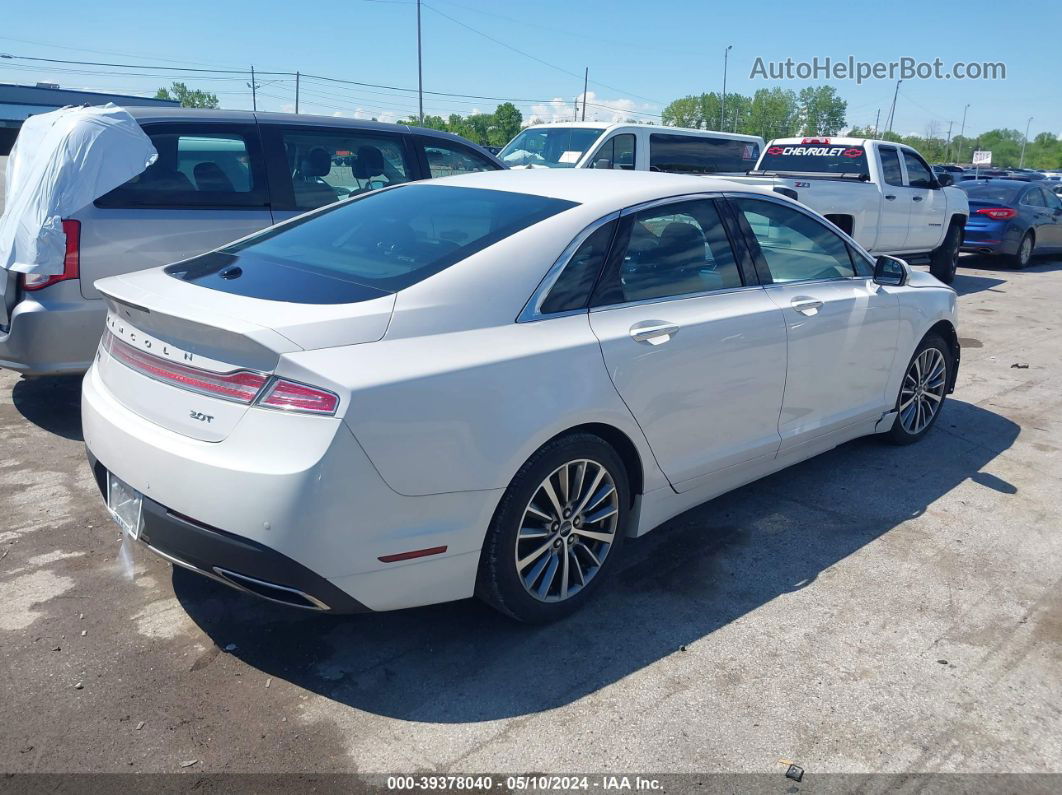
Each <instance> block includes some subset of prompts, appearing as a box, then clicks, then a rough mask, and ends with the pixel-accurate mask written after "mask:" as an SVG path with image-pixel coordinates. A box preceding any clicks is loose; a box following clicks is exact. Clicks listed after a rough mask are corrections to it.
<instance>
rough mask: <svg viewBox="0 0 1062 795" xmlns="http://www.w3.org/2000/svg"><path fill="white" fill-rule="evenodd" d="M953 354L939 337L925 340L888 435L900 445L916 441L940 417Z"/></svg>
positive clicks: (911, 366)
mask: <svg viewBox="0 0 1062 795" xmlns="http://www.w3.org/2000/svg"><path fill="white" fill-rule="evenodd" d="M950 372H951V352H950V351H949V350H948V347H947V344H946V343H945V342H944V340H942V339H941V338H940V337H938V336H936V335H935V334H934V335H931V336H928V337H926V338H925V339H924V340H922V344H921V345H919V346H918V349H917V350H916V351H915V354H914V356H913V357H911V363H910V364H909V365H908V366H907V372H906V373H904V376H903V382H902V383H901V385H900V395H899V398H898V399H897V401H896V412H897V413H896V420H895V421H894V422H893V426H892V430H891V431H890V432H889V436H890V438H891V439H892V441H894V442H896V443H898V444H910V443H912V442H917V441H918V440H919V439H921V438H922V437H923V436H925V434H926V433H927V432H928V431H929V429H930V428H931V427H933V423H934V422H936V421H937V417H939V416H940V410H941V408H942V407H943V405H944V398H945V396H946V395H947V391H948V378H949V376H950Z"/></svg>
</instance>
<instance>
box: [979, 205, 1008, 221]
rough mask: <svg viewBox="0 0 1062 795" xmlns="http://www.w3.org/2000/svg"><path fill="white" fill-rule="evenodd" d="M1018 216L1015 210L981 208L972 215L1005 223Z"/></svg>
mask: <svg viewBox="0 0 1062 795" xmlns="http://www.w3.org/2000/svg"><path fill="white" fill-rule="evenodd" d="M1017 214H1018V211H1017V210H1014V209H1012V208H1010V207H982V208H981V209H979V210H977V211H975V212H974V215H987V216H988V217H989V218H992V219H994V220H996V221H1006V220H1007V219H1009V218H1013V217H1014V216H1016V215H1017Z"/></svg>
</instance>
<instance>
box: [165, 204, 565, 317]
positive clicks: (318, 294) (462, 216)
mask: <svg viewBox="0 0 1062 795" xmlns="http://www.w3.org/2000/svg"><path fill="white" fill-rule="evenodd" d="M575 206H576V203H575V202H569V201H563V200H561V199H552V198H547V197H544V196H531V195H527V194H524V193H510V192H508V191H498V190H480V189H476V188H459V187H453V186H449V185H445V186H444V185H423V184H421V185H401V186H398V187H395V188H392V189H389V190H383V191H379V192H377V193H371V194H367V195H365V196H363V197H361V198H358V199H353V200H350V201H346V202H340V203H338V204H335V205H333V206H331V207H329V208H327V209H325V210H322V211H320V212H318V213H314V214H313V215H309V216H306V217H305V218H303V219H300V220H297V221H295V222H294V223H292V224H287V225H284V226H281V227H273V228H272V229H268V230H266V231H265V232H262V233H260V234H257V235H255V236H253V237H251V238H248V239H246V240H244V241H242V242H239V243H235V244H233V245H230V246H226V247H225V248H223V249H219V250H218V251H214V252H210V253H208V254H204V255H202V256H199V257H195V258H193V259H190V260H185V261H184V262H179V263H176V264H174V265H170V266H169V267H167V268H166V272H167V273H169V274H170V275H171V276H174V277H176V278H179V279H183V280H184V281H190V282H195V283H197V284H200V285H201V286H204V287H210V288H212V289H215V290H222V291H224V292H228V293H234V294H237V295H247V296H250V297H253V298H264V299H268V300H276V301H291V302H295V303H314V304H342V303H350V302H354V301H361V300H365V299H367V298H373V297H376V296H379V295H382V294H385V293H390V292H395V291H397V290H401V289H403V288H405V287H409V286H410V285H412V284H416V283H417V282H419V281H421V280H423V279H426V278H428V277H429V276H431V275H433V274H435V273H438V272H439V271H441V270H443V269H445V268H448V267H450V266H451V265H453V264H454V263H456V262H459V261H461V260H462V259H465V258H466V257H468V256H471V255H472V254H474V253H476V252H477V251H480V250H482V249H484V248H486V247H487V246H490V245H493V244H494V243H497V242H498V241H499V240H502V239H504V238H506V237H509V236H510V235H512V234H515V233H516V232H519V231H520V230H522V229H526V228H527V227H529V226H531V225H533V224H537V223H538V222H539V221H542V220H545V219H546V218H549V217H550V216H552V215H556V214H557V213H559V212H562V211H564V210H567V209H569V208H571V207H575Z"/></svg>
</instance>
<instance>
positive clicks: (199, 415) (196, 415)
mask: <svg viewBox="0 0 1062 795" xmlns="http://www.w3.org/2000/svg"><path fill="white" fill-rule="evenodd" d="M189 416H190V417H191V418H192V419H193V420H199V421H200V422H213V420H214V415H212V414H204V413H203V412H201V411H196V410H195V409H192V410H191V412H190V413H189Z"/></svg>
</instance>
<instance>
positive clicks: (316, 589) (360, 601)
mask: <svg viewBox="0 0 1062 795" xmlns="http://www.w3.org/2000/svg"><path fill="white" fill-rule="evenodd" d="M175 394H176V397H177V399H180V395H181V394H182V393H180V392H179V391H176V390H175ZM81 414H82V428H83V430H84V437H85V444H86V446H87V448H88V452H89V455H90V458H91V459H92V460H93V461H98V462H99V467H98V468H97V469H102V468H104V467H105V468H106V470H108V471H110V472H112V473H114V474H115V475H116V476H117V477H119V478H121V479H122V480H123V481H125V482H126V483H128V484H129V485H130V486H132V487H133V488H135V489H137V490H138V491H140V492H141V493H142V494H143V495H144V498H145V511H146V514H147V515H146V517H145V527H144V540H145V542H146V543H148V544H149V545H150V546H152V547H153V548H154V549H155V550H156V551H158V552H159V553H160V554H162V555H163V556H166V557H169V558H170V559H171V562H173V563H176V564H177V565H187V566H188V567H189V568H192V569H194V570H196V571H199V572H200V573H204V574H206V575H207V576H212V577H215V578H216V579H217V578H220V579H222V581H225V582H227V584H229V585H234V586H235V587H238V588H241V589H242V590H246V591H250V592H252V593H257V594H258V595H259V596H265V597H266V598H274V601H285V602H286V603H291V601H290V600H286V599H282V598H277V597H278V596H280V594H277V593H276V592H272V596H270V593H269V592H266V593H263V588H262V587H260V584H256V583H252V582H248V581H247V580H245V579H240V578H241V577H243V578H247V577H250V578H253V579H254V580H259V581H261V583H264V584H265V586H280V587H281V588H287V589H293V590H296V591H300V592H302V593H304V594H306V595H307V596H309V597H312V600H317V601H319V602H320V603H321V604H322V605H324V606H326V607H327V609H329V610H330V611H336V612H352V611H357V610H365V609H367V610H394V609H399V608H405V607H415V606H418V605H426V604H433V603H436V602H446V601H452V600H455V599H463V598H466V597H469V596H472V594H473V591H474V588H475V579H476V572H477V569H478V565H479V551H480V548H481V547H482V544H483V536H484V532H485V530H486V527H487V525H488V524H489V521H490V516H491V513H492V512H493V510H494V507H495V506H496V505H497V500H498V498H499V497H500V492H495V491H478V492H457V493H450V494H438V495H431V496H426V497H407V496H403V495H400V494H398V493H396V492H394V491H393V490H392V489H391V488H390V487H389V486H388V485H387V484H386V483H385V482H384V481H383V479H382V478H381V477H380V475H379V474H378V473H377V471H376V469H375V468H374V467H373V465H372V463H371V462H370V461H369V459H368V457H367V456H366V455H365V453H364V452H363V451H362V449H361V446H360V445H359V444H358V443H357V441H356V440H355V439H354V437H353V435H352V434H351V433H350V431H349V429H348V428H347V427H346V426H345V425H344V424H343V423H342V421H341V420H338V419H335V418H332V417H312V416H308V415H292V414H285V413H283V412H273V411H269V410H266V409H249V410H248V411H247V414H246V415H245V416H244V417H243V419H241V420H240V422H239V423H238V424H237V425H236V427H235V428H234V429H233V431H232V432H231V433H230V434H229V435H228V436H227V438H225V439H224V440H223V441H220V442H204V441H199V440H196V439H192V438H190V437H187V436H182V435H180V434H177V433H174V432H172V431H169V430H167V429H165V428H163V427H161V426H159V425H156V424H155V423H152V422H149V421H147V420H145V419H144V418H142V417H140V416H139V415H137V414H135V413H134V412H132V411H130V410H129V409H128V408H126V407H125V406H124V405H122V404H121V403H120V402H119V401H118V400H117V399H116V398H115V397H114V395H113V394H111V393H110V391H109V390H108V389H107V388H106V386H105V385H104V384H103V383H102V381H101V379H100V375H99V372H98V370H97V368H95V367H92V368H91V369H90V370H89V372H88V375H87V376H86V377H85V380H84V382H83V386H82V403H81ZM436 547H445V549H446V551H445V552H443V553H441V554H438V555H433V556H431V557H423V558H416V559H412V560H403V561H399V562H385V561H382V560H380V558H381V557H389V556H392V555H395V554H400V553H404V552H408V551H413V550H422V549H428V548H436ZM232 575H236V576H235V577H233V576H232ZM312 600H311V601H312ZM301 606H306V605H301Z"/></svg>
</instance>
